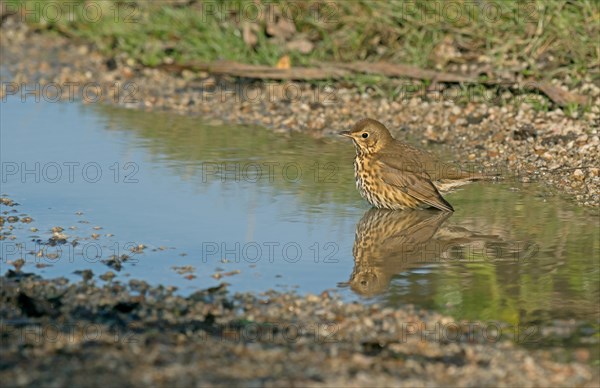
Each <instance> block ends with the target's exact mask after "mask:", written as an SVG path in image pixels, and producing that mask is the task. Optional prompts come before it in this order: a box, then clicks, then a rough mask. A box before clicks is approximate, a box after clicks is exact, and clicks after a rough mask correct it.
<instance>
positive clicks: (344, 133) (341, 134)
mask: <svg viewBox="0 0 600 388" xmlns="http://www.w3.org/2000/svg"><path fill="white" fill-rule="evenodd" d="M338 135H340V136H346V137H350V131H342V132H338Z"/></svg>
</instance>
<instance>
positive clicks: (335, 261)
mask: <svg viewBox="0 0 600 388" xmlns="http://www.w3.org/2000/svg"><path fill="white" fill-rule="evenodd" d="M1 108H2V112H1V113H2V114H1V137H0V141H1V144H0V150H1V155H2V158H1V160H2V182H1V183H2V188H1V190H0V191H1V192H2V193H4V194H7V195H9V197H10V198H11V199H13V200H14V201H16V202H18V203H20V204H21V205H20V206H17V207H14V208H8V207H6V206H3V207H2V210H3V212H10V211H15V212H16V213H14V214H15V215H17V216H19V215H20V214H22V213H26V214H28V215H30V216H32V217H33V218H34V221H33V222H32V223H31V224H25V223H21V222H17V223H13V224H10V225H13V226H14V227H15V230H13V231H12V235H13V236H15V237H16V239H15V240H11V239H10V238H6V239H5V240H3V241H1V243H2V263H1V265H2V267H3V269H2V272H5V271H6V269H7V267H10V265H9V264H7V262H8V261H14V260H15V259H17V258H19V257H23V258H25V259H26V264H25V267H24V270H26V271H33V272H37V273H40V274H42V275H44V276H47V277H56V276H64V277H67V278H70V279H78V278H79V275H76V274H74V272H75V271H77V270H83V269H92V270H93V271H94V273H95V274H96V275H100V274H103V273H105V272H106V271H107V270H112V271H113V272H115V273H116V274H117V277H116V279H117V280H122V281H127V280H128V279H130V278H135V279H143V280H145V281H148V282H149V283H152V284H164V285H172V286H176V287H178V292H181V293H183V294H188V293H191V292H193V291H195V290H198V289H203V288H206V287H210V286H215V285H218V284H219V283H221V282H223V281H225V282H227V283H229V284H230V289H231V290H232V291H254V292H260V291H264V290H267V289H270V288H274V289H279V290H296V291H297V292H299V293H307V292H311V293H320V292H322V291H324V290H335V291H336V292H338V293H340V294H341V295H342V296H343V297H344V298H346V299H349V300H358V301H360V302H362V303H371V302H380V303H383V304H388V305H391V306H401V305H403V304H407V303H413V304H416V305H418V306H421V307H426V308H432V309H436V310H438V311H441V312H443V313H447V314H451V315H453V316H455V317H457V318H459V319H477V320H503V321H506V322H509V323H511V324H523V323H531V322H549V321H551V320H555V319H577V320H581V321H582V322H589V323H592V324H597V322H598V319H599V310H598V304H597V302H598V299H599V297H600V285H599V276H600V274H599V260H598V252H599V251H600V247H599V240H600V239H599V228H598V218H597V213H596V214H593V212H591V211H589V210H586V209H582V208H578V207H576V206H573V205H571V204H569V202H568V201H565V199H564V198H560V197H559V196H556V195H554V194H553V193H552V192H551V191H549V190H548V189H544V188H543V187H541V186H539V185H537V184H519V183H516V182H513V181H505V182H503V183H476V184H472V185H469V186H466V187H465V188H463V189H461V190H460V191H457V192H455V193H452V194H450V195H448V196H447V199H448V200H449V201H450V202H451V203H452V204H453V206H454V207H455V209H456V210H457V211H456V212H455V213H454V214H452V215H443V214H441V213H437V212H427V211H423V212H417V213H415V212H396V213H389V212H381V211H376V210H370V208H369V206H368V205H367V204H366V203H365V202H364V201H363V200H362V199H361V198H360V196H359V195H358V193H357V191H356V189H355V187H354V179H353V172H352V159H353V154H354V149H353V147H352V146H351V144H349V143H348V142H346V141H343V140H342V139H323V140H314V139H312V138H309V137H306V136H303V135H299V134H297V135H280V134H274V133H272V132H271V131H268V130H265V129H261V128H249V127H236V126H223V125H220V126H219V125H208V124H207V123H203V122H202V121H201V120H200V119H199V118H197V117H183V116H178V115H173V114H166V113H148V112H140V111H131V110H126V109H119V108H112V107H107V106H102V105H81V104H51V103H33V102H29V103H21V102H20V101H18V100H15V99H9V100H8V101H7V102H4V103H2V105H1ZM438 151H439V150H438ZM26 170H27V171H26ZM11 214H13V213H7V214H5V215H4V216H5V217H6V216H7V215H11ZM8 225H9V224H5V231H6V227H7V226H8ZM54 226H61V227H63V228H64V231H63V232H62V233H64V234H67V235H68V239H67V240H68V241H69V242H72V241H73V240H77V242H78V244H77V245H76V246H72V245H71V244H62V245H61V244H59V245H57V246H54V247H53V246H48V245H47V244H46V242H47V241H48V239H49V238H50V237H51V236H52V233H51V231H50V229H51V228H52V227H54ZM32 227H35V228H38V229H39V230H38V231H32V230H31V229H30V228H32ZM72 228H76V229H72ZM100 228H101V229H100ZM92 235H94V236H92ZM36 241H37V242H36ZM139 244H144V245H145V246H146V248H145V249H143V250H142V252H131V248H132V247H134V246H137V245H139ZM40 250H41V251H42V253H41V257H37V256H36V255H35V253H36V252H39V251H40ZM123 254H127V255H128V256H130V257H129V259H128V260H127V261H125V262H123V263H122V268H121V269H120V271H117V270H116V269H115V268H109V267H108V266H107V265H106V264H105V263H103V262H102V260H106V259H108V258H109V257H110V256H112V255H116V256H120V255H123ZM36 264H37V266H36ZM40 264H41V265H40ZM38 267H39V268H38ZM237 271H239V273H237ZM215 274H217V275H215Z"/></svg>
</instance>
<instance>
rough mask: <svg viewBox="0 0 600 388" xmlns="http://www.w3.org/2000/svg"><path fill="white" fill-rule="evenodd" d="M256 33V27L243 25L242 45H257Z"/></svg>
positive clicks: (252, 24) (251, 24) (247, 24)
mask: <svg viewBox="0 0 600 388" xmlns="http://www.w3.org/2000/svg"><path fill="white" fill-rule="evenodd" d="M257 31H258V26H257V25H256V24H254V23H244V26H243V27H242V38H243V39H244V43H246V44H247V45H248V46H250V47H254V46H256V43H258V37H257V36H256V32H257Z"/></svg>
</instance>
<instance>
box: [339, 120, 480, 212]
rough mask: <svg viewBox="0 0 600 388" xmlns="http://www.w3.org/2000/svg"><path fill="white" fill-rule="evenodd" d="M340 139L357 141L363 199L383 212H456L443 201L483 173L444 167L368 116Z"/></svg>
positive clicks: (358, 178) (356, 168)
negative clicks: (453, 191) (435, 210)
mask: <svg viewBox="0 0 600 388" xmlns="http://www.w3.org/2000/svg"><path fill="white" fill-rule="evenodd" d="M339 135H341V136H345V137H348V138H350V139H352V141H353V143H354V147H355V149H356V157H355V159H354V177H355V179H356V187H357V188H358V191H359V192H360V194H361V196H362V197H363V198H365V199H366V200H367V201H368V202H369V203H370V204H371V205H373V206H374V207H376V208H379V209H390V210H404V209H418V208H435V209H438V210H441V211H446V212H453V211H454V208H453V207H452V205H451V204H450V203H449V202H448V201H446V199H444V197H442V194H441V193H440V191H441V192H447V191H449V190H451V189H453V188H455V187H458V186H462V185H464V184H467V183H469V182H471V181H474V180H479V179H484V178H485V177H484V176H483V175H481V174H477V173H473V172H469V171H463V170H461V169H460V168H457V166H456V165H454V164H450V163H444V162H442V161H440V160H439V158H437V157H436V156H435V155H433V154H432V153H430V152H427V151H424V150H421V149H419V148H416V147H414V146H412V145H410V144H407V143H405V142H403V141H400V140H397V139H394V138H393V137H392V135H391V134H390V131H389V130H388V129H387V128H386V126H385V125H383V124H382V123H381V122H379V121H377V120H375V119H371V118H365V119H362V120H360V121H358V122H357V123H356V124H355V125H354V126H353V127H352V129H351V130H350V131H342V132H339Z"/></svg>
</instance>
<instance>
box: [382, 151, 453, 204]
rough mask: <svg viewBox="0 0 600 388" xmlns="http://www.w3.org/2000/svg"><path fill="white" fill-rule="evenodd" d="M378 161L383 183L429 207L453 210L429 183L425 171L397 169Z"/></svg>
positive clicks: (429, 179) (429, 180)
mask: <svg viewBox="0 0 600 388" xmlns="http://www.w3.org/2000/svg"><path fill="white" fill-rule="evenodd" d="M378 163H379V164H380V166H381V174H382V178H383V181H384V182H385V183H387V184H389V185H392V186H395V187H397V188H399V189H400V190H402V191H404V192H405V193H406V194H408V195H410V196H411V197H413V198H416V199H417V200H419V201H421V202H423V203H425V204H427V205H429V206H431V207H435V208H436V209H439V210H444V211H449V212H452V211H454V209H453V208H452V205H450V204H449V203H448V201H446V200H445V199H444V197H442V195H441V194H440V192H439V191H438V190H437V189H436V188H435V186H434V185H433V183H431V178H430V177H429V175H427V173H426V172H418V171H407V170H399V169H397V168H394V167H392V166H390V165H388V164H386V163H385V162H384V161H381V160H379V161H378Z"/></svg>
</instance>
